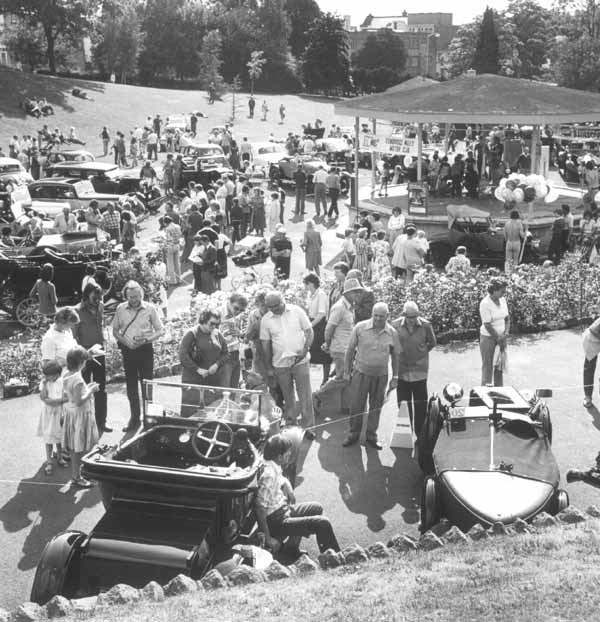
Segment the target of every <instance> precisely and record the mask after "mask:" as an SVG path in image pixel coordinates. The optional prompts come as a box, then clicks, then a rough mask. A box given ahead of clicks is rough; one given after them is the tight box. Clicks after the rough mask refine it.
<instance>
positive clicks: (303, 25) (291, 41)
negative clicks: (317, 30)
mask: <svg viewBox="0 0 600 622" xmlns="http://www.w3.org/2000/svg"><path fill="white" fill-rule="evenodd" d="M285 8H286V11H287V14H288V16H289V19H290V27H291V30H290V34H289V37H288V45H289V46H290V50H291V52H292V54H293V55H294V56H295V57H296V58H298V57H299V56H301V55H302V53H303V52H304V50H305V49H306V44H307V42H308V31H309V30H310V28H311V27H312V25H313V22H314V21H315V20H316V19H318V18H319V17H321V9H320V8H319V5H318V4H317V3H316V2H315V0H287V1H286V4H285Z"/></svg>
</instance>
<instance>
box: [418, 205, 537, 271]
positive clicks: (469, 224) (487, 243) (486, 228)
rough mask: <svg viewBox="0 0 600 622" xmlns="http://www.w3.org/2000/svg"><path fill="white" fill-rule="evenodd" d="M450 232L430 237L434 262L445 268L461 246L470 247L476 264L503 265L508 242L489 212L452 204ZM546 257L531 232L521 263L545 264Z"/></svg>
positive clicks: (449, 221)
mask: <svg viewBox="0 0 600 622" xmlns="http://www.w3.org/2000/svg"><path fill="white" fill-rule="evenodd" d="M446 211H447V214H448V232H447V233H444V234H434V235H433V236H432V237H431V239H430V240H429V255H430V260H431V263H433V264H434V265H435V266H436V267H439V268H443V267H444V266H445V265H446V263H447V262H448V260H449V259H450V257H452V255H454V252H455V250H456V247H457V246H466V248H467V256H468V257H469V259H470V260H471V264H472V265H474V266H477V265H482V266H503V265H504V257H505V253H504V247H505V245H506V243H505V240H504V234H503V230H502V227H498V226H496V224H495V222H494V220H493V219H492V217H491V215H490V213H489V212H486V211H484V210H480V209H478V208H476V207H470V206H469V205H448V206H447V207H446ZM543 260H544V256H543V255H542V253H541V251H540V241H539V240H537V239H535V238H533V236H532V235H531V233H528V235H527V237H526V239H525V242H524V248H523V253H522V258H521V263H541V262H542V261H543Z"/></svg>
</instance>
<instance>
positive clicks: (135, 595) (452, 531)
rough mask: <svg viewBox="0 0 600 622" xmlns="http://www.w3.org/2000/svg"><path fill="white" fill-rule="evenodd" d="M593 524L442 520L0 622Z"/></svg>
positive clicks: (577, 517)
mask: <svg viewBox="0 0 600 622" xmlns="http://www.w3.org/2000/svg"><path fill="white" fill-rule="evenodd" d="M590 518H600V509H598V508H597V507H596V506H595V505H591V506H589V507H588V508H587V510H586V512H585V513H583V512H582V511H581V510H578V509H577V508H575V507H572V506H569V507H568V508H566V509H565V510H563V511H562V512H560V513H559V514H557V515H556V516H550V515H549V514H547V513H546V512H542V513H541V514H538V515H537V516H536V517H535V518H534V519H533V521H532V522H531V523H527V522H525V521H524V520H521V519H517V520H516V521H515V522H514V523H513V524H512V525H509V526H506V525H504V524H502V523H495V524H494V525H492V527H490V528H489V529H485V528H484V527H482V526H481V525H480V524H479V523H477V524H476V525H474V526H473V527H472V528H471V529H470V530H469V531H468V532H467V533H463V532H462V531H461V530H460V529H459V528H458V527H456V526H452V525H450V523H449V522H448V521H447V520H445V519H443V520H442V521H441V522H439V523H438V524H437V525H435V526H434V527H432V528H431V530H429V531H427V532H426V533H424V534H423V535H422V536H420V538H418V539H415V538H413V537H412V536H409V535H406V534H398V535H396V536H394V537H393V538H391V540H390V541H389V542H388V543H387V546H386V545H385V544H383V542H375V543H374V544H372V545H371V546H369V547H367V548H363V547H362V546H360V545H359V544H352V545H350V546H347V547H346V548H345V549H344V550H342V551H340V552H335V551H333V550H331V549H330V550H328V551H326V552H325V553H322V554H321V555H319V557H318V563H317V562H315V561H314V560H312V559H311V558H310V557H308V555H302V556H301V557H300V558H299V559H298V560H297V561H296V562H295V563H294V564H293V565H291V566H283V565H282V564H280V563H279V562H278V561H275V560H273V562H271V564H270V565H269V566H268V567H267V568H266V569H265V570H258V569H256V568H253V567H251V566H245V565H240V566H237V567H235V568H234V569H233V570H232V571H231V572H229V573H228V574H227V575H226V576H223V575H222V574H221V573H220V572H219V571H218V570H216V569H214V568H213V569H212V570H210V571H209V572H208V573H207V574H206V575H204V577H203V578H202V579H201V580H200V581H194V579H192V578H190V577H188V576H187V575H183V574H180V575H177V576H176V577H175V578H174V579H172V580H171V581H169V583H167V584H166V585H164V586H161V585H159V584H158V583H157V582H156V581H151V582H150V583H148V585H146V586H145V587H143V588H142V589H137V588H134V587H131V586H130V585H125V584H122V583H121V584H118V585H115V586H113V587H112V588H111V589H110V590H108V592H104V593H102V594H100V595H99V596H89V597H87V598H77V599H73V600H69V599H68V598H65V597H64V596H54V598H52V600H50V602H48V603H47V604H46V605H45V606H40V605H37V604H36V603H32V602H26V603H23V604H22V605H20V606H19V607H17V609H15V610H14V611H13V612H11V613H9V612H8V611H5V610H3V609H0V622H38V621H43V620H48V619H53V618H59V617H65V616H70V615H77V616H78V619H81V618H82V617H84V616H85V615H86V614H90V615H91V614H92V613H99V612H101V611H106V610H107V609H108V608H109V607H111V606H112V605H126V604H133V603H137V602H140V601H147V602H162V601H164V600H165V599H166V598H170V597H172V596H179V595H181V594H190V593H194V592H210V591H212V590H215V589H221V588H228V587H235V586H238V585H248V584H251V583H263V582H270V581H278V580H280V579H288V578H290V577H292V576H301V575H306V574H312V573H315V572H321V571H326V570H329V569H332V568H337V567H338V566H344V565H356V564H360V563H363V562H366V561H368V560H370V559H385V558H388V557H391V556H392V555H403V554H406V553H410V552H415V553H417V554H419V553H421V552H429V551H433V550H436V549H439V548H442V547H444V546H446V545H459V544H472V543H474V542H478V541H479V540H485V539H488V538H491V537H495V536H508V535H514V534H520V533H534V532H536V531H539V530H541V529H545V528H548V527H555V526H558V525H574V524H578V523H582V522H585V521H587V520H589V519H590Z"/></svg>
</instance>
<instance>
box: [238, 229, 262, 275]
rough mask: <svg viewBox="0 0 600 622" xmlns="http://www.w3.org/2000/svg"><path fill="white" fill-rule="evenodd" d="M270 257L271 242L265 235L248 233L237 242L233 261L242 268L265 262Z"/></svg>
mask: <svg viewBox="0 0 600 622" xmlns="http://www.w3.org/2000/svg"><path fill="white" fill-rule="evenodd" d="M268 257H269V244H268V242H267V240H266V239H265V238H263V237H260V236H257V235H247V236H246V237H245V238H243V239H241V240H240V241H239V242H236V243H235V250H234V252H233V254H232V255H231V260H232V261H233V263H234V264H235V265H236V266H238V267H240V268H247V267H248V266H254V265H256V264H259V263H264V262H265V261H266V260H267V258H268Z"/></svg>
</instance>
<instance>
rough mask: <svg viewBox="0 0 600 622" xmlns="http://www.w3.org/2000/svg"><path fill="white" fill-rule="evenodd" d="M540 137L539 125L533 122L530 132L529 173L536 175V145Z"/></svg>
mask: <svg viewBox="0 0 600 622" xmlns="http://www.w3.org/2000/svg"><path fill="white" fill-rule="evenodd" d="M539 138H540V126H539V125H536V124H534V126H533V132H532V134H531V173H532V174H534V175H537V172H538V162H537V146H538V143H539Z"/></svg>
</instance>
